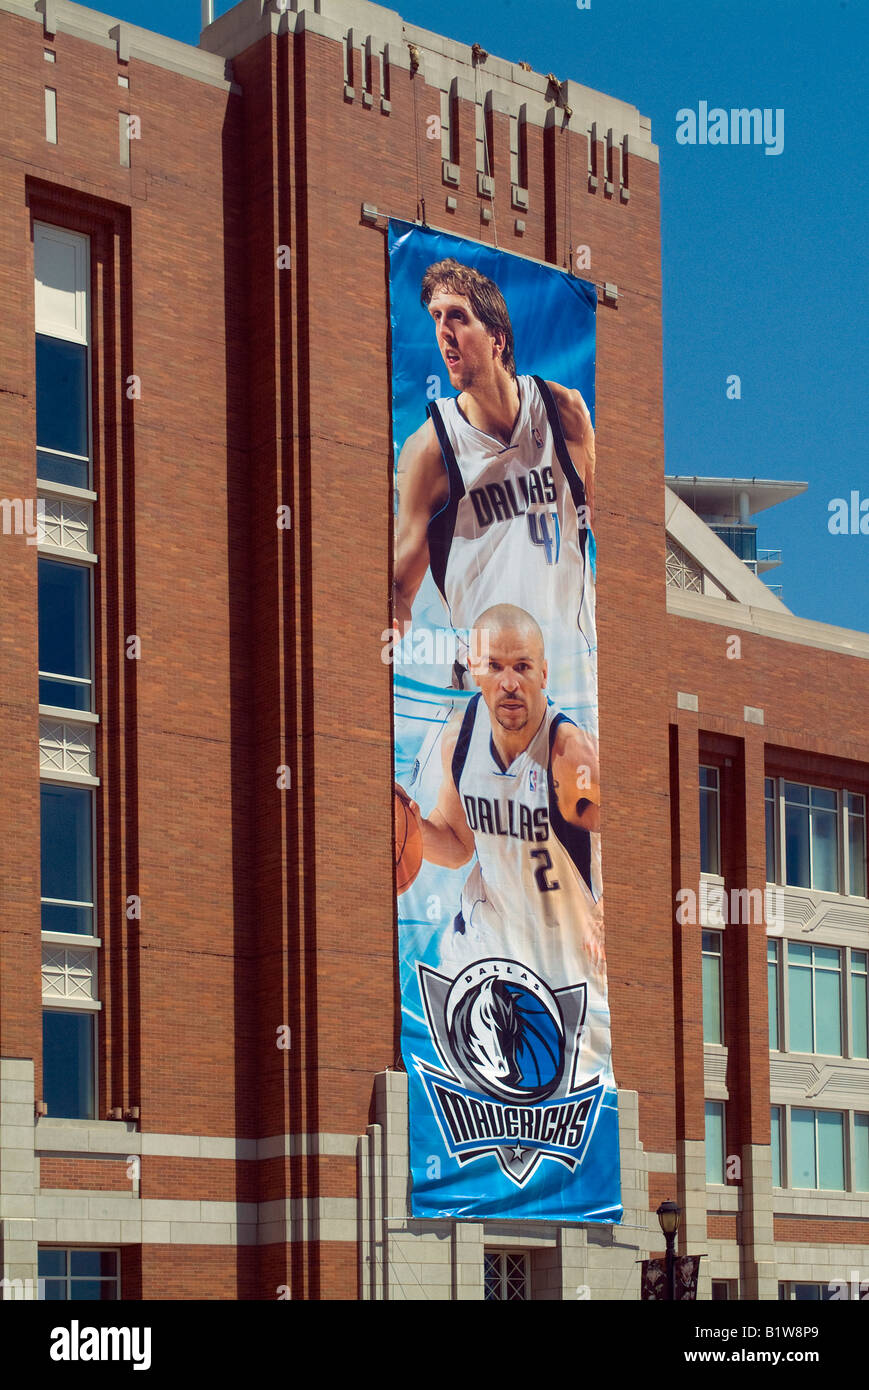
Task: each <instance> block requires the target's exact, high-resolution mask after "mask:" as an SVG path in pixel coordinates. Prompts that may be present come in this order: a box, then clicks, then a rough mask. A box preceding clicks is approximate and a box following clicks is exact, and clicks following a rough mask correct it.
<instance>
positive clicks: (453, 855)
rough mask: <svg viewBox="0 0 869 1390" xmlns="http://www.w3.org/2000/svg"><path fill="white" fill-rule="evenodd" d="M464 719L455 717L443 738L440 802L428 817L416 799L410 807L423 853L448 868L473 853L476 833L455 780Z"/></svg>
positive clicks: (460, 862)
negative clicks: (456, 753) (457, 754)
mask: <svg viewBox="0 0 869 1390" xmlns="http://www.w3.org/2000/svg"><path fill="white" fill-rule="evenodd" d="M460 727H461V719H460V718H459V719H456V720H455V721H454V722H453V724H452V725H451V726H450V728H448V729H447V731H446V733H445V734H444V737H443V739H442V740H441V764H442V767H443V774H444V775H443V781H442V782H441V789H440V792H439V793H438V799H437V804H436V805H435V807H434V809H433V811H432V813H431V815H430V816H429V817H428V818H427V819H426V817H425V816H422V815H420V810H419V807H418V806H417V804H416V802H415V801H412V802H411V803H410V808H411V811H412V812H413V814H414V815H415V816H416V818H417V821H418V822H419V826H420V829H421V830H422V856H423V859H427V860H428V861H429V863H430V864H441V865H442V866H443V867H444V868H445V869H460V868H461V867H462V865H463V864H467V862H468V860H469V859H471V858H472V857H473V854H474V834H473V831H472V830H471V828H470V826H469V825H468V820H467V817H466V815H465V808H464V807H463V805H462V803H461V801H460V799H459V794H458V792H457V790H456V784H455V782H454V781H453V769H452V762H453V752H454V751H455V747H456V740H457V738H458V736H459V729H460Z"/></svg>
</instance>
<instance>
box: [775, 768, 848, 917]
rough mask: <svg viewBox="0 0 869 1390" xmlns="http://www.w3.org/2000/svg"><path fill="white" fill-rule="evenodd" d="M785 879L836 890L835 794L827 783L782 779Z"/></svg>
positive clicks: (837, 880)
mask: <svg viewBox="0 0 869 1390" xmlns="http://www.w3.org/2000/svg"><path fill="white" fill-rule="evenodd" d="M784 808H785V861H786V872H787V882H788V883H792V884H795V885H796V886H798V887H801V888H817V889H820V890H822V891H824V892H827V893H838V891H839V836H838V798H837V795H836V793H835V792H834V791H830V790H829V789H828V788H827V787H807V786H803V784H802V783H801V782H785V784H784Z"/></svg>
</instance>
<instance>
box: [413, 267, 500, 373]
mask: <svg viewBox="0 0 869 1390" xmlns="http://www.w3.org/2000/svg"><path fill="white" fill-rule="evenodd" d="M428 311H429V313H430V314H431V316H432V319H433V320H434V326H435V334H436V335H437V343H438V348H439V349H440V354H441V357H442V358H443V359H444V363H445V365H446V369H447V371H448V372H449V376H450V384H451V385H452V386H453V387H454V388H455V389H456V390H459V391H467V390H470V388H471V387H472V386H474V384H475V383H477V382H479V381H480V380H481V379H485V377H486V376H487V375H488V374H490V373H491V372H492V371H493V370H494V365H495V362H496V361H497V360H498V359H499V358H500V355H501V350H502V349H503V347H504V341H503V335H502V334H493V333H491V332H490V330H489V329H488V328H487V327H486V325H485V324H484V323H481V322H480V320H479V319H478V318H477V316H476V314H475V313H474V311H473V309H472V308H471V303H470V300H469V299H466V297H465V296H464V295H463V294H447V293H446V292H445V291H442V290H436V291H435V293H434V294H433V295H432V297H431V299H430V300H429V305H428Z"/></svg>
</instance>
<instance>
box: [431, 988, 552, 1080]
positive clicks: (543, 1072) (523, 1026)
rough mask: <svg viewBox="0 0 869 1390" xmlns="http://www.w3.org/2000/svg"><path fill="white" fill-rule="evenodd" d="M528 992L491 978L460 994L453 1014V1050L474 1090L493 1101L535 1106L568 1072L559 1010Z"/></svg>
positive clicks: (450, 1019) (451, 1025)
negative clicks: (564, 1072)
mask: <svg viewBox="0 0 869 1390" xmlns="http://www.w3.org/2000/svg"><path fill="white" fill-rule="evenodd" d="M550 1001H551V1002H550V1003H549V1004H548V1006H547V1003H546V1002H544V1001H543V1000H541V999H540V998H538V997H536V996H535V995H533V994H532V993H531V991H530V990H528V989H527V988H524V987H523V986H521V985H519V984H517V983H515V982H513V981H510V980H508V979H504V978H502V977H501V976H500V975H496V974H494V973H493V974H491V975H488V976H487V977H486V978H484V979H482V980H478V981H476V982H475V983H474V985H473V986H472V988H470V989H466V990H464V991H462V992H461V994H460V997H459V998H458V999H456V1001H455V1005H454V1007H453V1008H452V1009H450V1010H449V1011H448V1014H449V1021H448V1031H449V1043H450V1049H451V1052H452V1055H453V1058H454V1060H455V1062H456V1063H457V1065H458V1067H459V1068H460V1070H461V1071H462V1072H464V1074H465V1075H466V1076H467V1077H468V1079H469V1081H471V1083H472V1084H475V1085H477V1086H479V1087H481V1088H482V1089H483V1090H484V1091H487V1092H488V1093H489V1095H493V1096H498V1097H501V1098H507V1099H510V1100H519V1101H525V1102H529V1101H533V1100H535V1099H542V1098H543V1097H544V1096H547V1095H550V1094H551V1093H552V1091H553V1090H555V1088H556V1087H557V1085H558V1083H559V1081H560V1080H561V1075H562V1071H563V1068H564V1027H563V1022H562V1020H561V1015H560V1010H559V1009H558V1005H557V1003H556V1002H555V1000H554V998H552V996H551V995H550Z"/></svg>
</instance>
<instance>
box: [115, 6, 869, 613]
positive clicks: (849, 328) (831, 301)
mask: <svg viewBox="0 0 869 1390" xmlns="http://www.w3.org/2000/svg"><path fill="white" fill-rule="evenodd" d="M106 8H107V9H110V11H111V13H113V14H114V15H115V16H117V17H118V18H122V19H128V20H131V21H132V22H133V23H136V24H141V25H143V26H145V27H146V28H150V29H157V30H159V31H160V32H162V33H165V34H171V35H172V36H173V37H175V38H180V39H184V40H185V41H187V42H196V41H197V39H198V28H199V11H200V6H199V0H120V3H115V4H111V5H108V4H107V5H106ZM216 8H217V12H218V13H222V12H223V11H224V10H226V9H229V8H230V6H229V5H228V4H227V3H222V2H221V0H217V6H216ZM393 8H395V9H398V10H399V12H400V13H401V15H402V16H403V18H404V19H405V20H407V21H408V22H410V23H414V24H420V25H423V26H425V27H426V28H429V29H432V30H434V31H435V32H437V33H442V34H447V35H449V36H450V37H451V38H455V39H458V40H461V41H463V42H466V43H473V42H474V41H477V42H479V43H481V44H482V45H483V47H484V48H487V49H489V51H490V52H492V53H496V54H498V55H499V56H500V57H504V58H509V59H514V60H518V59H524V60H526V61H527V62H529V63H530V64H531V66H532V67H533V68H534V69H535V70H537V71H540V72H549V71H553V70H554V71H555V72H556V73H557V75H558V76H559V77H571V78H574V79H576V80H577V81H579V82H582V83H584V84H585V85H586V86H589V87H594V88H597V89H598V90H600V91H603V92H608V93H610V94H612V95H613V96H617V97H620V98H622V99H623V100H625V101H629V102H631V103H632V104H633V105H635V106H638V107H639V109H640V111H641V112H642V113H643V115H646V116H650V117H651V120H652V136H653V139H654V141H655V143H656V144H657V145H658V146H659V149H660V157H661V215H662V243H663V275H664V383H665V399H664V407H665V422H666V471H667V472H668V473H688V474H695V473H696V474H701V475H707V474H711V475H723V476H740V477H759V478H783V479H800V480H802V481H805V482H808V483H809V489H808V491H807V492H806V493H805V494H804V495H803V496H802V497H800V498H797V499H796V500H794V501H791V502H787V503H785V504H784V505H783V506H781V507H778V508H776V509H775V510H773V511H771V512H769V513H761V514H760V517H759V518H758V524H759V533H758V543H759V545H761V546H763V547H766V548H770V549H778V548H780V549H781V550H782V551H783V559H784V564H783V565H782V567H781V569H780V570H778V571H776V572H774V573H773V574H771V575H770V576H769V578H770V580H771V581H773V582H780V583H781V584H782V585H783V586H784V599H785V602H786V603H787V605H788V606H789V607H790V608H792V609H793V611H794V612H795V613H798V614H800V615H801V616H803V617H807V618H816V619H818V620H820V621H822V622H829V623H836V624H839V625H840V626H843V627H852V628H859V629H861V630H863V631H869V535H832V534H831V533H830V531H829V529H828V520H829V517H830V512H829V503H830V501H831V500H832V499H833V498H836V497H844V498H850V494H851V493H852V492H853V491H857V492H858V493H859V496H860V499H861V500H862V499H867V500H869V441H867V429H866V424H865V416H866V411H867V396H869V393H867V390H866V382H867V378H869V273H867V250H869V244H867V243H869V233H867V225H869V182H867V180H866V178H865V168H864V164H865V154H864V150H863V145H864V140H863V135H862V131H863V125H864V122H865V92H866V89H867V86H869V81H867V78H869V59H867V57H866V55H867V54H869V0H728V3H727V4H712V3H706V4H700V3H698V0H590V7H589V8H588V9H586V10H580V9H578V8H577V4H576V0H534V3H529V0H437V2H436V3H435V0H398V2H397V3H395V4H394V5H393ZM701 101H705V102H707V103H708V105H709V107H710V108H712V107H716V106H720V107H724V108H725V109H729V108H730V107H732V106H733V107H742V106H747V107H754V106H758V107H761V108H764V107H769V108H772V109H776V108H781V109H782V110H783V111H784V127H783V128H784V148H783V150H782V152H781V154H779V155H766V154H765V152H764V150H763V148H762V147H761V146H754V145H751V146H745V147H743V146H731V145H708V144H707V145H705V146H702V145H696V146H691V145H680V144H678V143H677V141H676V129H677V122H676V112H677V111H678V110H679V109H680V108H683V107H684V108H687V107H691V108H693V109H694V110H697V108H698V103H699V102H701ZM733 373H735V374H738V375H739V377H740V378H741V383H742V399H741V400H739V401H729V400H727V399H726V395H725V383H726V378H727V377H728V376H729V375H730V374H733ZM867 513H869V509H867ZM867 526H869V522H867Z"/></svg>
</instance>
